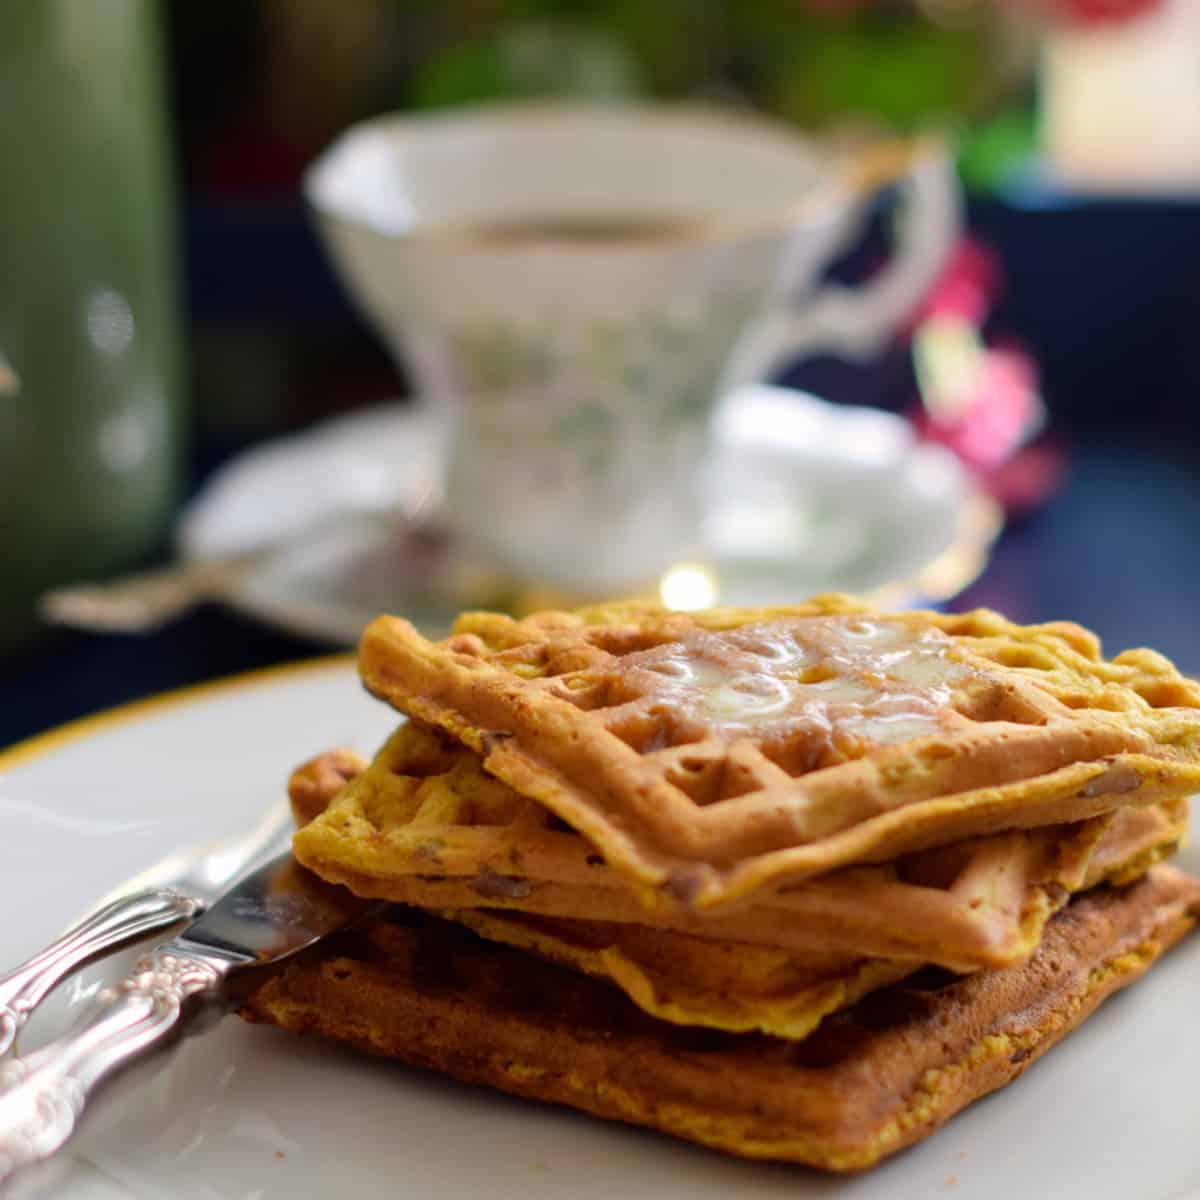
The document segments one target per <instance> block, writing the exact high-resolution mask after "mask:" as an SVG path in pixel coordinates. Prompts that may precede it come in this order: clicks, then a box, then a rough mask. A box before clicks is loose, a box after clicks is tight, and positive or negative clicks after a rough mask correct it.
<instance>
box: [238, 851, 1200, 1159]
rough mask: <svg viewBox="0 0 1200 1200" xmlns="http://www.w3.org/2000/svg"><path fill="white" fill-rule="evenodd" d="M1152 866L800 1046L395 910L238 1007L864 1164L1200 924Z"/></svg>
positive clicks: (755, 1153)
mask: <svg viewBox="0 0 1200 1200" xmlns="http://www.w3.org/2000/svg"><path fill="white" fill-rule="evenodd" d="M1198 910H1200V885H1197V884H1196V883H1195V882H1194V881H1192V880H1190V879H1188V878H1187V877H1186V876H1184V875H1181V874H1180V873H1179V872H1176V871H1173V870H1172V869H1171V868H1170V867H1163V866H1159V867H1155V868H1154V869H1153V870H1152V871H1150V872H1149V874H1148V875H1146V876H1145V877H1144V878H1142V879H1141V880H1139V881H1138V882H1136V883H1133V884H1131V885H1129V886H1127V887H1125V888H1121V889H1107V888H1103V889H1098V890H1097V891H1095V892H1091V893H1089V894H1087V895H1085V896H1082V897H1079V898H1077V899H1076V900H1075V901H1074V902H1072V903H1071V904H1070V905H1069V906H1067V907H1066V908H1065V909H1064V910H1062V911H1061V912H1060V913H1059V914H1057V915H1056V916H1055V918H1054V919H1053V920H1052V921H1051V922H1050V923H1049V925H1048V926H1047V929H1046V932H1045V937H1044V939H1043V941H1042V944H1041V946H1040V947H1039V949H1038V950H1037V952H1036V953H1035V954H1034V955H1033V957H1032V958H1031V959H1029V960H1028V961H1027V962H1026V963H1024V964H1023V965H1021V966H1019V967H1013V968H1009V969H1005V970H988V971H979V972H976V973H975V974H973V975H969V976H966V977H965V978H958V979H956V978H950V977H946V976H945V975H943V974H940V973H931V972H928V971H927V972H922V973H921V975H918V976H914V977H913V978H912V979H910V980H909V981H908V982H907V983H905V984H900V985H896V986H893V987H890V988H887V989H884V990H883V991H878V992H875V993H873V994H872V995H870V996H868V997H866V998H865V999H862V1000H860V1001H859V1002H858V1003H857V1004H855V1005H854V1006H853V1007H851V1008H848V1009H846V1010H845V1011H843V1012H841V1013H839V1014H837V1015H836V1016H834V1017H831V1018H830V1019H829V1020H827V1021H826V1022H825V1023H824V1024H823V1025H822V1026H821V1028H820V1029H818V1030H817V1032H816V1033H814V1034H813V1035H812V1036H811V1037H810V1038H808V1039H807V1040H805V1041H803V1042H798V1043H797V1042H792V1041H784V1040H781V1039H778V1038H773V1037H764V1036H752V1035H734V1034H721V1033H714V1032H713V1031H711V1030H695V1029H686V1028H682V1027H679V1026H674V1025H669V1024H667V1023H665V1022H662V1021H657V1020H654V1019H653V1018H652V1017H649V1016H647V1015H646V1014H645V1013H643V1012H641V1011H640V1010H639V1009H638V1008H637V1007H635V1006H634V1005H633V1004H632V1003H630V1002H629V1001H627V1000H626V999H625V998H624V997H622V996H621V995H620V994H619V993H617V992H615V991H614V990H613V989H612V988H611V987H610V986H608V985H607V984H605V983H603V982H601V981H599V980H596V979H592V978H589V977H588V976H586V975H583V974H579V973H577V972H574V971H570V970H566V969H563V968H561V967H557V966H554V965H553V964H550V963H547V962H543V961H540V960H538V959H536V958H533V957H531V956H530V955H528V954H524V953H522V952H520V951H518V950H514V949H512V948H510V947H506V946H501V945H497V944H495V943H494V942H488V941H484V940H482V939H479V938H476V937H474V936H473V935H472V934H470V933H469V932H468V931H466V930H465V929H463V928H461V927H460V926H454V925H449V924H447V923H445V922H441V921H437V920H433V919H430V918H428V917H424V916H422V915H420V914H417V913H415V912H412V911H411V910H403V909H397V910H392V915H391V917H389V918H387V919H381V920H378V921H376V922H375V923H374V924H372V925H370V926H369V927H367V928H366V929H364V930H360V931H358V932H356V933H354V934H351V935H347V936H344V937H342V938H341V939H340V940H339V941H335V942H333V943H332V944H326V945H323V946H321V947H318V948H316V949H315V951H313V952H309V953H308V954H306V955H304V956H302V958H301V959H300V960H299V961H297V962H294V963H293V964H292V965H290V966H288V967H287V968H286V969H285V970H284V971H283V972H282V973H281V974H280V975H278V976H276V977H275V978H274V979H272V980H271V981H270V982H268V983H266V984H265V985H264V986H263V987H262V988H260V989H259V990H258V991H257V992H256V993H255V994H254V995H252V996H251V997H250V999H249V1000H248V1002H247V1004H246V1006H245V1008H244V1010H243V1015H244V1016H245V1017H246V1018H247V1019H249V1020H251V1021H259V1022H270V1023H273V1024H276V1025H279V1026H281V1027H283V1028H285V1029H289V1030H292V1031H293V1032H296V1033H301V1034H317V1035H320V1036H324V1037H329V1038H334V1039H337V1040H340V1041H343V1042H346V1043H348V1044H350V1045H353V1046H355V1047H358V1048H359V1049H361V1050H364V1051H366V1052H368V1053H371V1054H375V1055H383V1056H386V1057H390V1058H394V1059H398V1060H400V1061H402V1062H405V1063H408V1064H411V1065H413V1066H417V1067H424V1068H430V1069H433V1070H436V1071H439V1072H442V1073H445V1074H448V1075H451V1076H454V1077H456V1078H459V1079H462V1080H465V1081H467V1082H469V1083H477V1084H486V1085H490V1086H492V1087H496V1088H500V1089H502V1090H504V1091H507V1092H511V1093H513V1094H516V1095H519V1096H524V1097H528V1098H531V1099H537V1100H544V1101H550V1102H553V1103H558V1104H565V1105H570V1106H572V1107H574V1108H577V1109H581V1110H583V1111H585V1112H589V1113H592V1114H595V1115H597V1116H601V1117H606V1118H609V1119H612V1120H617V1121H624V1122H628V1123H631V1124H635V1125H644V1126H648V1127H650V1128H652V1129H658V1130H661V1131H663V1132H666V1133H669V1134H673V1135H675V1136H677V1137H680V1138H685V1139H687V1140H689V1141H693V1142H698V1143H700V1144H702V1145H705V1146H711V1147H715V1148H718V1149H721V1150H724V1151H728V1152H730V1153H734V1154H738V1155H743V1156H745V1157H750V1158H768V1159H780V1160H786V1161H792V1162H799V1163H807V1164H811V1165H814V1166H818V1167H823V1168H828V1169H831V1170H837V1171H847V1170H858V1169H862V1168H864V1167H869V1166H871V1165H872V1164H874V1163H876V1162H878V1161H879V1160H880V1159H881V1158H883V1157H885V1156H887V1155H889V1154H892V1153H894V1152H896V1151H897V1150H900V1149H902V1148H903V1147H905V1146H907V1145H910V1144H911V1143H913V1142H916V1141H918V1140H920V1139H922V1138H924V1137H926V1136H927V1135H928V1134H930V1133H931V1132H933V1131H934V1130H935V1129H937V1128H938V1126H940V1125H941V1124H942V1123H944V1122H945V1121H946V1120H948V1119H949V1118H950V1117H952V1116H953V1115H954V1114H955V1113H956V1112H958V1111H959V1110H960V1109H962V1108H963V1107H965V1106H966V1105H967V1104H969V1103H971V1101H973V1100H975V1099H977V1098H978V1097H980V1096H983V1095H985V1094H986V1093H988V1092H990V1091H993V1090H995V1089H996V1088H999V1087H1002V1086H1003V1085H1004V1084H1005V1083H1007V1082H1009V1081H1010V1080H1011V1079H1013V1078H1015V1077H1016V1076H1018V1075H1020V1074H1021V1073H1022V1072H1023V1071H1025V1070H1027V1069H1028V1068H1029V1067H1030V1065H1031V1064H1032V1063H1033V1062H1034V1061H1035V1060H1036V1059H1037V1058H1039V1057H1040V1056H1041V1055H1042V1054H1043V1053H1045V1052H1046V1050H1048V1049H1049V1048H1050V1047H1051V1046H1052V1045H1053V1044H1054V1043H1055V1042H1056V1041H1058V1040H1059V1039H1060V1038H1061V1037H1063V1036H1064V1035H1065V1034H1067V1033H1069V1032H1070V1031H1071V1030H1072V1029H1074V1028H1075V1027H1076V1026H1077V1025H1079V1024H1080V1023H1081V1022H1082V1021H1084V1020H1085V1019H1086V1018H1087V1017H1088V1016H1089V1015H1090V1014H1091V1013H1092V1012H1093V1011H1094V1010H1095V1009H1096V1008H1097V1007H1098V1006H1099V1005H1100V1004H1101V1003H1102V1002H1103V1001H1104V1000H1105V999H1106V998H1107V997H1108V996H1110V995H1111V994H1112V993H1114V992H1115V991H1117V990H1119V989H1120V988H1122V987H1124V986H1126V985H1127V984H1129V983H1131V982H1132V981H1133V980H1135V979H1136V978H1137V977H1138V976H1140V975H1141V974H1142V973H1143V972H1144V971H1145V970H1146V969H1147V968H1148V967H1150V966H1151V965H1152V964H1153V963H1154V961H1155V960H1156V959H1157V958H1158V957H1159V955H1160V954H1162V952H1163V951H1164V950H1166V949H1167V948H1168V947H1169V946H1171V945H1172V944H1173V943H1174V942H1175V941H1176V940H1178V939H1179V938H1180V937H1181V936H1183V934H1184V933H1186V932H1187V930H1188V929H1189V928H1190V927H1191V926H1192V924H1193V923H1194V919H1195V914H1196V913H1197V911H1198Z"/></svg>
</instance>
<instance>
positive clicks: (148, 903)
mask: <svg viewBox="0 0 1200 1200" xmlns="http://www.w3.org/2000/svg"><path fill="white" fill-rule="evenodd" d="M202 907H203V906H202V905H201V904H200V903H199V901H197V900H193V899H192V898H191V897H189V896H184V895H182V894H181V893H179V892H176V891H172V890H171V889H170V888H147V889H145V890H144V891H140V892H134V893H132V894H131V895H129V896H122V897H121V898H120V899H119V900H114V901H113V902H112V903H111V904H106V905H104V907H103V908H99V909H97V910H96V911H95V912H94V913H91V914H89V915H88V916H86V917H84V918H83V920H82V921H80V922H79V923H78V924H76V925H73V926H71V928H70V929H68V930H67V932H66V933H64V934H63V935H62V936H61V937H58V938H56V939H55V940H54V941H53V942H51V943H50V945H49V946H47V947H46V949H45V950H43V951H41V952H40V953H39V954H36V955H34V957H33V958H31V959H29V961H28V962H26V963H23V964H22V965H21V966H19V967H17V969H16V970H15V971H10V972H9V973H8V974H7V975H2V976H0V1057H3V1056H4V1055H5V1054H6V1053H8V1051H9V1050H10V1049H11V1048H12V1045H13V1042H14V1041H15V1040H16V1037H17V1033H18V1031H19V1030H20V1028H21V1026H22V1025H24V1024H25V1022H26V1020H27V1019H28V1017H29V1014H30V1013H31V1012H33V1010H34V1009H35V1008H36V1007H37V1006H38V1005H39V1004H40V1003H41V1002H42V1000H43V999H44V998H45V996H46V995H47V994H48V993H49V992H50V991H51V990H52V989H53V988H54V987H55V986H56V985H57V984H59V983H60V982H62V980H63V979H65V978H66V977H67V976H68V975H70V974H71V973H72V972H73V971H75V970H77V969H78V968H79V967H81V966H83V964H84V963H85V962H87V961H88V960H89V959H92V958H95V957H97V956H98V955H101V954H106V953H108V952H109V951H110V950H116V949H117V948H119V947H120V946H123V945H124V944H125V943H126V942H132V941H135V940H136V939H137V938H140V937H144V936H145V935H146V934H148V933H153V932H154V931H155V930H158V929H165V928H166V927H167V926H169V925H174V924H175V922H177V921H182V920H186V919H188V918H190V917H194V916H195V915H196V914H197V913H198V912H199V911H200V909H201V908H202Z"/></svg>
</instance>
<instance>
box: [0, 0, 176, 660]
mask: <svg viewBox="0 0 1200 1200" xmlns="http://www.w3.org/2000/svg"><path fill="white" fill-rule="evenodd" d="M160 15H161V14H160V11H159V7H158V4H157V2H156V0H103V2H102V3H98V2H96V0H4V3H3V5H0V172H2V173H3V181H4V182H3V184H2V185H0V652H4V651H8V650H11V649H12V648H13V647H15V646H17V645H18V644H20V643H21V642H23V641H26V640H27V639H28V638H29V637H30V636H31V635H32V634H33V632H34V631H35V629H36V628H37V621H36V615H35V609H36V599H37V597H38V595H40V594H41V592H43V591H44V590H45V589H47V588H48V587H52V586H54V585H55V584H59V583H64V582H68V581H71V580H76V579H83V578H92V577H98V576H101V575H104V574H107V573H110V572H112V571H115V570H118V569H120V568H122V567H125V566H128V565H130V564H131V563H133V562H135V561H136V560H137V558H138V557H139V556H140V555H142V554H144V553H145V551H146V550H147V549H148V548H149V547H150V546H151V545H153V543H154V542H155V541H156V540H157V539H158V538H159V537H160V536H161V534H162V532H163V530H164V526H165V522H166V520H167V519H168V517H169V514H170V511H171V508H172V505H173V502H174V500H175V499H176V495H177V488H178V485H179V481H180V477H181V469H180V468H181V462H180V458H181V433H182V429H181V425H182V420H181V415H182V414H181V411H180V394H179V381H178V374H177V365H178V354H177V336H178V321H177V298H176V294H175V278H174V270H173V266H174V257H175V245H174V239H173V230H172V221H171V191H170V186H169V169H168V159H167V142H166V113H165V109H164V96H163V81H162V64H161V43H160V32H161V31H160V28H159V18H160Z"/></svg>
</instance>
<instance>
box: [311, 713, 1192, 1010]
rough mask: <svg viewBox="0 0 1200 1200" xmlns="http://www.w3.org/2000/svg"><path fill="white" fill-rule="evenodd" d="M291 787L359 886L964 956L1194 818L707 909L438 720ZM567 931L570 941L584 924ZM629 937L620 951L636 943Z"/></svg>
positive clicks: (909, 955)
mask: <svg viewBox="0 0 1200 1200" xmlns="http://www.w3.org/2000/svg"><path fill="white" fill-rule="evenodd" d="M364 767H365V769H364ZM289 791H290V795H291V798H292V804H293V808H294V809H295V811H296V815H297V819H298V821H299V822H300V823H302V824H304V825H305V827H304V828H303V829H302V830H301V831H300V832H299V833H298V834H297V836H296V839H295V853H296V856H297V858H298V859H299V860H300V861H301V862H302V863H304V865H305V866H307V867H309V868H310V869H311V870H313V871H315V872H316V873H317V874H319V875H321V876H322V877H323V878H325V879H327V880H330V881H331V882H337V883H344V884H346V885H347V886H348V887H350V888H351V890H353V891H354V892H356V893H358V894H359V895H362V896H369V897H374V898H381V899H389V900H394V901H398V902H404V903H410V904H415V905H418V906H421V907H424V908H429V909H439V910H447V909H454V910H463V909H478V908H489V909H493V910H507V911H509V912H512V913H524V914H528V915H530V916H538V917H542V918H548V917H549V918H567V919H569V921H570V920H574V921H579V920H583V921H591V922H597V921H599V922H603V923H605V924H606V926H607V927H608V928H609V929H610V930H615V929H616V928H617V927H618V926H621V925H624V926H626V927H642V926H652V927H654V928H657V929H659V930H661V931H662V932H664V933H666V932H672V933H676V934H689V935H692V937H694V938H704V939H713V940H716V941H719V942H731V943H738V944H742V945H760V946H767V947H771V948H773V949H787V950H790V951H792V952H793V955H798V954H805V955H809V956H812V955H819V956H825V958H826V959H827V958H828V956H830V955H840V956H841V957H842V959H844V960H847V961H849V962H851V963H855V962H857V961H858V960H861V959H862V958H863V957H864V956H867V957H871V958H888V959H901V960H907V961H909V962H910V963H911V962H917V963H929V962H932V963H938V964H941V965H944V966H948V967H951V968H954V969H959V970H971V969H975V968H977V967H981V966H1003V965H1007V964H1009V963H1012V962H1014V961H1017V960H1019V959H1020V958H1023V957H1024V956H1026V955H1027V954H1028V953H1029V952H1030V951H1031V950H1032V949H1033V947H1034V946H1035V945H1036V944H1037V941H1038V938H1039V937H1040V934H1041V929H1042V926H1043V924H1044V922H1045V920H1046V918H1047V917H1048V916H1049V915H1050V913H1052V912H1053V911H1054V910H1055V909H1057V908H1058V907H1059V906H1060V905H1061V904H1062V903H1063V901H1064V900H1065V899H1066V897H1067V895H1068V894H1069V893H1071V892H1074V891H1077V890H1079V889H1081V888H1086V887H1093V886H1095V885H1096V884H1098V883H1100V882H1102V881H1105V880H1113V879H1117V880H1121V879H1128V878H1132V877H1134V876H1135V875H1136V874H1138V873H1140V872H1141V871H1144V870H1145V869H1146V868H1147V867H1148V866H1149V865H1150V864H1151V863H1152V862H1153V861H1155V860H1156V859H1157V858H1160V857H1164V856H1166V855H1167V854H1170V853H1172V852H1173V851H1174V850H1175V848H1176V847H1177V845H1178V843H1179V842H1180V840H1181V839H1182V837H1183V836H1184V833H1185V832H1186V828H1187V806H1186V803H1185V802H1181V801H1173V802H1170V803H1165V804H1162V805H1152V806H1149V807H1147V808H1125V809H1121V810H1118V811H1117V812H1116V813H1113V814H1109V815H1105V816H1101V817H1096V818H1089V819H1088V820H1085V821H1082V822H1077V823H1075V824H1074V825H1067V826H1049V827H1045V828H1042V829H1036V830H1019V831H1013V832H1010V833H1004V834H993V835H991V836H990V837H986V838H978V839H974V840H973V841H971V842H968V843H960V844H958V845H955V846H951V847H942V848H940V849H937V850H929V851H923V852H919V853H914V854H911V855H908V856H906V857H904V858H902V859H901V860H898V861H897V862H893V863H885V864H878V865H873V866H866V867H854V868H843V869H842V870H840V871H836V872H833V873H831V874H829V875H826V876H823V877H821V878H819V879H812V880H805V881H803V882H801V883H798V884H786V885H783V886H776V887H775V888H773V889H766V890H764V891H763V892H761V893H758V894H756V895H755V896H754V897H753V898H752V899H751V900H750V901H747V902H745V903H743V904H742V905H740V906H735V907H732V908H722V909H718V910H716V911H713V910H709V911H707V912H704V913H693V912H689V911H687V910H685V909H678V908H662V907H659V908H656V909H653V910H648V909H647V908H646V906H645V905H644V904H642V903H641V902H640V901H639V899H638V897H637V896H636V895H635V894H634V893H633V892H632V891H631V890H630V889H629V888H628V887H627V886H626V885H625V882H624V880H623V878H622V877H621V876H620V875H618V874H617V873H616V872H615V871H614V870H612V869H611V868H610V867H608V866H607V864H606V863H605V862H604V859H603V857H602V856H601V855H600V854H599V853H598V852H597V849H596V847H594V846H593V845H591V843H589V842H588V841H587V840H586V839H585V838H583V837H582V836H581V835H579V834H577V833H575V832H574V831H573V830H571V829H570V828H569V827H566V826H565V825H563V823H562V822H561V821H560V820H558V819H557V818H555V817H554V815H553V814H552V813H550V812H549V811H548V810H547V809H545V808H544V807H543V806H542V805H540V804H538V803H537V802H536V801H532V800H529V799H527V798H525V797H523V796H520V795H518V794H517V793H516V792H514V791H513V790H512V789H511V788H510V787H508V786H507V785H506V784H504V783H502V782H501V781H499V780H497V779H495V778H493V777H492V776H490V775H488V774H487V773H486V772H485V771H484V770H483V767H482V763H481V761H480V758H479V756H478V755H476V754H474V753H473V752H471V751H469V750H467V749H466V748H465V747H463V746H461V745H458V744H457V743H454V742H452V741H450V740H449V739H448V738H447V737H445V736H444V735H441V734H440V733H438V732H437V731H434V730H429V729H423V728H421V727H419V726H416V725H413V724H405V725H402V726H401V727H400V729H398V730H397V731H396V733H395V734H393V736H392V737H391V738H390V739H389V740H388V741H387V743H385V745H384V746H383V748H382V749H381V750H380V751H379V753H378V754H377V755H376V757H375V759H374V761H373V762H372V763H371V764H370V765H369V766H365V764H364V763H363V762H362V760H361V759H358V758H357V756H354V755H350V754H347V753H345V752H335V753H332V754H329V755H322V756H320V757H319V758H317V759H315V760H313V761H312V762H310V763H308V764H305V766H304V767H302V768H300V769H299V770H297V771H296V772H295V773H294V774H293V776H292V778H291V781H290V786H289ZM492 921H493V928H496V929H499V928H508V929H515V930H516V931H517V932H518V933H520V923H519V922H517V923H516V924H512V923H510V924H509V925H508V926H504V925H502V924H501V923H499V922H498V921H497V915H496V914H495V913H494V914H493V917H492ZM569 921H568V924H569ZM541 928H542V931H543V939H544V942H545V943H546V944H548V942H547V939H548V938H549V936H550V935H549V934H548V933H547V932H546V926H545V924H544V922H543V924H542V926H541ZM560 932H562V931H561V930H560ZM635 936H636V937H640V936H642V935H640V934H635V933H631V932H630V929H629V928H626V930H625V931H624V933H623V934H622V937H623V938H626V939H628V938H630V937H635ZM564 937H565V938H566V940H567V941H568V943H569V941H570V937H571V932H570V930H569V928H568V929H566V932H565V933H564ZM620 940H621V939H620V938H617V939H615V940H613V941H612V942H611V949H612V950H613V953H614V955H623V953H624V952H623V951H622V950H621V946H620ZM613 961H617V960H616V959H615V958H614V959H613ZM855 969H857V968H855ZM629 978H630V979H631V980H632V979H633V978H634V976H633V974H632V973H631V974H630V976H629ZM642 990H643V994H647V988H646V987H645V986H644V985H643V986H642ZM656 990H657V992H658V993H660V994H661V993H662V991H663V989H662V988H661V987H660V988H658V989H656ZM668 990H671V991H678V988H674V989H668Z"/></svg>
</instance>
